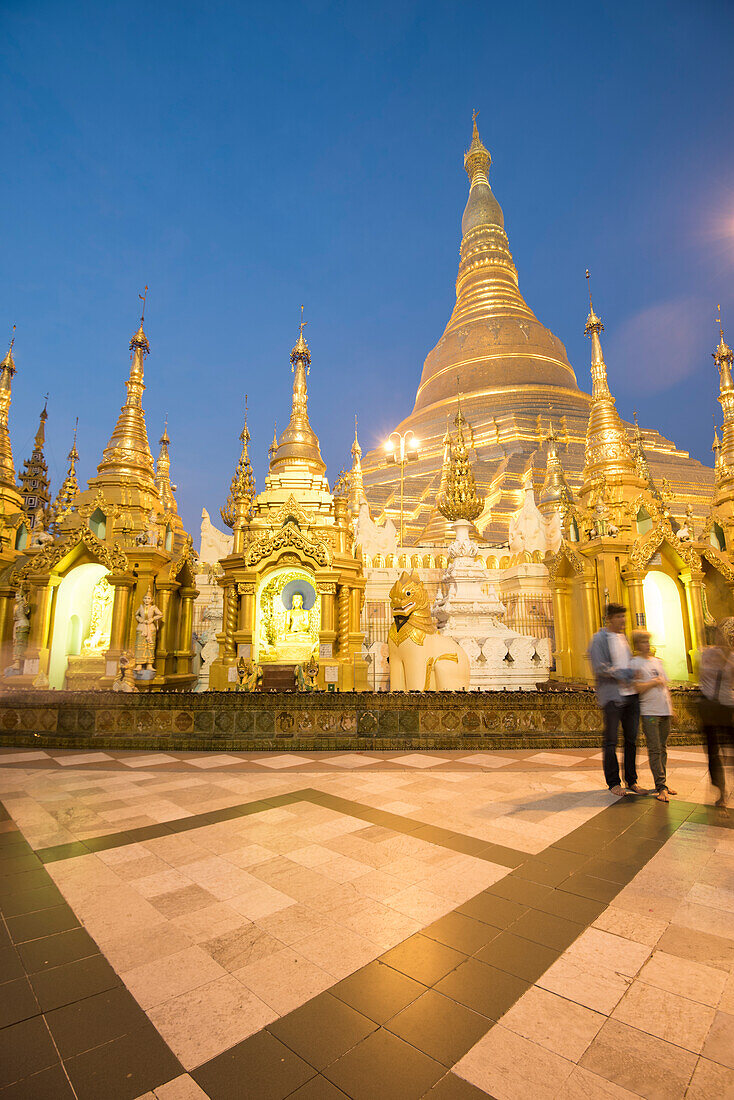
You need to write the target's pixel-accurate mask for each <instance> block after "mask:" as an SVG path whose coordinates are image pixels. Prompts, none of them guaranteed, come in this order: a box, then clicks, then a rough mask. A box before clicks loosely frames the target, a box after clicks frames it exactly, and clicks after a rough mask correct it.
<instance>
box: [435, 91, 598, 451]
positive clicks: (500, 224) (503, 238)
mask: <svg viewBox="0 0 734 1100" xmlns="http://www.w3.org/2000/svg"><path fill="white" fill-rule="evenodd" d="M477 114H478V112H476V111H475V112H474V114H473V119H472V139H471V144H470V146H469V148H468V150H467V151H466V153H465V154H464V169H465V171H466V174H467V176H468V177H469V196H468V199H467V203H466V207H465V209H464V214H463V217H462V221H461V231H462V241H461V252H460V261H459V271H458V276H457V279H456V305H455V306H454V309H453V312H452V314H451V317H450V318H449V322H448V324H447V326H446V328H445V330H444V333H443V336H442V337H441V339H440V340H439V342H438V344H437V345H436V347H435V348H434V349H433V350H432V351H431V352H429V354H428V356H427V357H426V361H425V363H424V366H423V373H422V375H421V382H420V386H419V388H418V393H417V395H416V401H415V407H414V410H413V415H414V416H415V414H417V413H418V412H420V411H421V410H423V409H427V408H429V407H435V413H436V414H437V415H438V414H439V412H440V415H441V418H443V411H444V410H443V409H439V406H441V405H446V404H448V403H449V402H453V397H454V394H455V392H456V379H457V376H458V375H459V374H461V378H462V382H463V383H464V385H463V390H464V395H465V398H466V400H467V401H468V402H469V403H470V404H471V402H473V400H474V399H475V398H476V400H480V399H481V400H482V405H483V406H486V392H487V390H488V389H490V388H491V391H492V392H493V393H496V392H497V391H498V390H500V391H505V390H508V391H515V390H516V389H517V387H518V386H530V385H535V386H544V387H548V386H562V387H564V388H566V389H573V390H577V389H578V387H577V383H576V376H575V374H574V372H573V369H572V367H571V365H570V364H569V362H568V359H567V358H566V353H565V349H564V347H563V345H562V344H561V342H560V340H557V339H556V337H555V336H553V334H552V333H550V332H549V331H548V330H547V329H546V328H545V327H544V326H543V325H541V324H540V322H539V321H538V319H537V317H536V316H535V314H534V313H533V311H532V309H531V308H530V306H529V305H528V304H527V302H526V301H525V299H524V298H523V296H522V294H521V293H520V289H519V285H518V276H517V270H516V268H515V264H514V262H513V259H512V253H511V251H510V244H509V241H508V239H507V234H506V233H505V219H504V215H503V213H502V207H501V206H500V204H499V203H498V201H497V199H496V198H495V196H494V194H493V192H492V187H491V185H490V182H489V169H490V166H491V164H492V157H491V156H490V154H489V151H488V150H487V148H486V146H485V145H484V143H483V142H482V139H481V137H480V136H479V128H478V125H477ZM425 434H426V433H425V429H423V431H422V435H423V436H424V437H425Z"/></svg>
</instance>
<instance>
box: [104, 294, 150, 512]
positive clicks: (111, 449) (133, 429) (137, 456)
mask: <svg viewBox="0 0 734 1100" xmlns="http://www.w3.org/2000/svg"><path fill="white" fill-rule="evenodd" d="M147 289H148V288H147V287H146V292H147ZM144 318H145V301H144V300H143V316H141V318H140V327H139V328H138V331H137V332H136V333H135V335H134V336H133V338H132V339H131V341H130V351H131V356H130V358H131V361H132V362H131V367H130V375H129V378H128V380H127V382H126V383H125V386H126V389H127V399H126V401H125V404H124V405H123V406H122V409H121V410H120V415H119V417H118V418H117V423H116V425H115V428H114V431H113V432H112V436H111V437H110V441H109V443H108V444H107V446H106V447H105V449H104V452H103V454H102V461H101V462H100V464H99V466H98V467H97V476H96V477H94V478H92V480H91V481H90V483H89V484H90V487H94V488H97V487H99V488H101V489H104V488H105V487H106V486H108V485H110V484H114V485H120V484H121V483H122V484H125V485H126V486H134V487H135V488H136V489H138V490H142V491H143V492H144V493H146V494H149V495H150V498H151V499H155V498H156V497H157V492H156V487H155V474H154V469H153V455H152V454H151V451H150V444H149V443H148V432H147V429H146V427H145V413H144V412H143V391H144V390H145V382H144V362H145V357H146V355H148V354H149V353H150V344H149V343H148V337H147V336H146V335H145V331H144V329H143V322H144Z"/></svg>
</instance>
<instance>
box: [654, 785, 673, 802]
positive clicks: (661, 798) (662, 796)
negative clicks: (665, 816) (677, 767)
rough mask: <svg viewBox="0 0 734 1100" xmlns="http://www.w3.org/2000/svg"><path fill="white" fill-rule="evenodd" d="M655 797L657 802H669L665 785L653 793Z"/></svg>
mask: <svg viewBox="0 0 734 1100" xmlns="http://www.w3.org/2000/svg"><path fill="white" fill-rule="evenodd" d="M655 797H656V798H657V800H658V802H670V799H669V797H668V792H667V790H666V789H665V787H663V789H662V790H661V791H658V793H657V794H656V795H655Z"/></svg>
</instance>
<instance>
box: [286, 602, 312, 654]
mask: <svg viewBox="0 0 734 1100" xmlns="http://www.w3.org/2000/svg"><path fill="white" fill-rule="evenodd" d="M285 629H286V641H288V642H309V641H311V640H312V639H311V634H310V630H309V621H308V611H306V610H305V609H304V606H303V596H302V595H301V593H300V592H294V593H293V601H292V604H291V609H290V611H289V612H288V614H287V615H286V620H285Z"/></svg>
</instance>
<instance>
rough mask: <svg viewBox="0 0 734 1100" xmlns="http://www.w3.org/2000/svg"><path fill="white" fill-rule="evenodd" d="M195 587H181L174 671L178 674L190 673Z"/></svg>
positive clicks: (196, 593) (196, 594) (196, 592)
mask: <svg viewBox="0 0 734 1100" xmlns="http://www.w3.org/2000/svg"><path fill="white" fill-rule="evenodd" d="M198 594H199V593H198V591H197V589H196V588H182V589H181V592H180V595H181V616H180V618H179V630H178V644H177V646H176V673H177V674H178V675H179V676H186V675H190V674H191V658H192V656H193V649H192V646H191V636H192V632H193V629H194V600H195V599H196V597H197V596H198Z"/></svg>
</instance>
